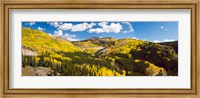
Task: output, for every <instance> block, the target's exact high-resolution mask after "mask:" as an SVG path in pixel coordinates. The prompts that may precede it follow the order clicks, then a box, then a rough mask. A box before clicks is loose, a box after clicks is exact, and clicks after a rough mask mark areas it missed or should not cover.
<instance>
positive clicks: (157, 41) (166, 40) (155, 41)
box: [153, 39, 175, 43]
mask: <svg viewBox="0 0 200 98" xmlns="http://www.w3.org/2000/svg"><path fill="white" fill-rule="evenodd" d="M173 41H175V40H173V39H164V40H163V41H160V40H154V41H153V42H154V43H161V42H173Z"/></svg>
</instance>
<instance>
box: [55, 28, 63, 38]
mask: <svg viewBox="0 0 200 98" xmlns="http://www.w3.org/2000/svg"><path fill="white" fill-rule="evenodd" d="M54 36H56V37H62V36H63V32H62V30H58V31H54Z"/></svg>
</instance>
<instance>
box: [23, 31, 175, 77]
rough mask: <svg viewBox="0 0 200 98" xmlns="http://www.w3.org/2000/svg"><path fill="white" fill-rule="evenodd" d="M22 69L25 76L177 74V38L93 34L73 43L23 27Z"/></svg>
mask: <svg viewBox="0 0 200 98" xmlns="http://www.w3.org/2000/svg"><path fill="white" fill-rule="evenodd" d="M22 69H23V70H22V75H23V76H26V75H30V76H177V75H178V41H175V42H170V43H153V42H149V41H144V40H137V39H132V38H123V39H116V38H112V37H104V38H100V37H92V38H89V39H86V40H81V41H72V42H71V41H68V40H65V39H63V38H60V37H55V36H50V35H48V34H47V33H45V32H43V31H39V30H34V29H30V28H25V27H23V28H22ZM37 71H39V72H38V73H37Z"/></svg>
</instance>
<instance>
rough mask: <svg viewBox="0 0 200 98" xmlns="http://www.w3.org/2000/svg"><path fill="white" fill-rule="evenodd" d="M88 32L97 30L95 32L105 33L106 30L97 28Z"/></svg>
mask: <svg viewBox="0 0 200 98" xmlns="http://www.w3.org/2000/svg"><path fill="white" fill-rule="evenodd" d="M88 32H89V33H93V32H95V33H103V32H104V31H103V29H102V28H96V29H89V30H88Z"/></svg>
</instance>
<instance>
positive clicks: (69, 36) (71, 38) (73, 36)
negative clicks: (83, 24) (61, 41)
mask: <svg viewBox="0 0 200 98" xmlns="http://www.w3.org/2000/svg"><path fill="white" fill-rule="evenodd" d="M63 38H65V39H67V40H69V41H79V39H77V38H76V35H70V34H65V35H64V36H63Z"/></svg>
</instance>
